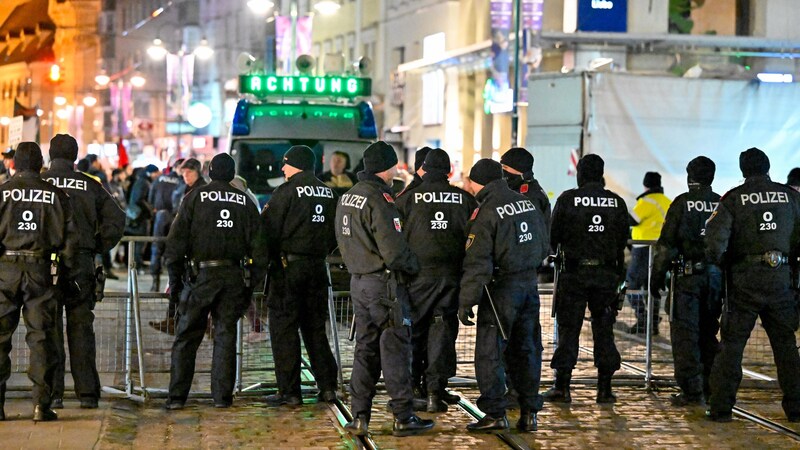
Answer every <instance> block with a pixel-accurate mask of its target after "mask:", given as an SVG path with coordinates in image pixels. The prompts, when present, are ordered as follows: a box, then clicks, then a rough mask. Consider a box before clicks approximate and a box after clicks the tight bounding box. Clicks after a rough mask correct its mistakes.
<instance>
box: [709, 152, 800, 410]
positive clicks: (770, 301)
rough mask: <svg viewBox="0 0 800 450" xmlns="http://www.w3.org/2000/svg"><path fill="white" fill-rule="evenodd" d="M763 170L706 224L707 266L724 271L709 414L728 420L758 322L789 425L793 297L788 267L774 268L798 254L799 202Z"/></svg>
mask: <svg viewBox="0 0 800 450" xmlns="http://www.w3.org/2000/svg"><path fill="white" fill-rule="evenodd" d="M764 158H766V156H764ZM768 168H769V165H768V163H767V169H766V170H764V171H763V174H756V175H750V176H748V174H745V176H746V177H747V178H746V179H745V182H744V184H742V185H741V186H739V187H737V188H735V189H732V190H731V191H729V192H728V193H727V194H725V195H724V196H723V197H722V200H721V201H720V204H719V206H718V207H717V210H716V211H715V212H714V213H712V215H711V218H710V219H709V221H708V224H707V225H706V258H707V261H708V262H711V263H713V264H718V265H720V266H722V267H723V268H724V270H725V271H726V273H727V279H728V280H729V281H728V291H727V295H726V305H725V308H724V311H723V314H722V330H721V331H722V333H721V336H722V345H721V350H720V353H719V354H718V355H717V357H716V359H715V360H714V367H713V369H712V372H711V399H710V404H709V407H710V414H711V418H712V419H715V420H723V421H724V420H730V414H731V409H732V408H733V406H734V404H735V403H736V391H737V390H738V388H739V383H740V382H741V380H742V354H743V352H744V348H745V345H746V344H747V340H748V338H749V336H750V332H751V331H752V329H753V327H754V326H755V323H756V319H757V318H759V317H760V318H761V324H762V326H763V327H764V329H765V330H766V331H767V335H768V336H769V341H770V345H771V346H772V352H773V354H774V356H775V365H776V366H777V369H778V383H779V384H780V387H781V390H782V391H783V402H782V405H783V410H784V412H785V413H786V415H787V416H788V417H789V419H790V420H793V421H800V377H798V373H800V356H798V352H797V342H796V337H795V330H797V328H798V311H797V293H796V292H795V291H793V290H792V289H791V283H790V267H789V265H787V264H783V263H781V264H777V262H779V261H781V260H782V259H783V258H784V257H788V258H790V259H791V260H792V261H795V260H796V257H797V255H798V246H800V196H798V193H797V192H796V191H794V190H792V189H791V188H789V187H787V186H785V185H782V184H778V183H773V182H772V181H771V180H770V178H769V176H768V175H766V171H767V170H768ZM743 172H744V170H743ZM767 252H775V253H774V254H773V264H772V265H774V266H776V267H772V266H771V265H770V264H768V262H767V261H768V260H765V259H764V258H765V254H766V253H767ZM723 255H725V256H723Z"/></svg>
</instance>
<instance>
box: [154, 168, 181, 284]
mask: <svg viewBox="0 0 800 450" xmlns="http://www.w3.org/2000/svg"><path fill="white" fill-rule="evenodd" d="M181 163H183V160H182V159H179V160H177V161H175V164H173V166H172V170H169V171H165V172H166V173H164V174H162V175H160V176H159V177H158V178H156V181H154V182H153V185H152V186H151V187H150V193H149V194H148V196H147V201H148V202H149V203H150V205H152V206H153V211H154V213H153V233H152V235H153V237H154V238H156V240H154V241H153V242H152V243H151V244H150V274H151V275H152V276H153V284H152V286H150V291H151V292H158V291H160V290H161V256H162V255H163V254H164V243H163V242H159V241H158V240H157V239H163V238H165V237H166V236H167V234H169V226H170V225H171V224H172V221H173V220H174V219H175V214H174V213H173V212H172V193H173V192H175V189H177V188H178V185H179V184H180V181H181V173H180V169H178V167H180V164H181Z"/></svg>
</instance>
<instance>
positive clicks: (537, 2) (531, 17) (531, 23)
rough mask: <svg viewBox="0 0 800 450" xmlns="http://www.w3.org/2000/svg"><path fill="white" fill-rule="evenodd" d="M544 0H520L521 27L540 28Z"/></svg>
mask: <svg viewBox="0 0 800 450" xmlns="http://www.w3.org/2000/svg"><path fill="white" fill-rule="evenodd" d="M543 15H544V0H522V28H523V29H524V30H531V31H539V30H541V29H542V16H543Z"/></svg>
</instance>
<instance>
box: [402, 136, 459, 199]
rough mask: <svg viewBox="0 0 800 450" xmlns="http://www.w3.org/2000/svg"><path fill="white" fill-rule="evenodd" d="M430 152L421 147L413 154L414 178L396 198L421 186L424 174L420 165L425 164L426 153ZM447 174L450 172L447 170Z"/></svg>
mask: <svg viewBox="0 0 800 450" xmlns="http://www.w3.org/2000/svg"><path fill="white" fill-rule="evenodd" d="M431 150H432V149H431V148H430V147H422V148H421V149H419V150H417V151H416V153H414V178H412V179H411V182H410V183H408V186H406V187H405V188H404V189H403V190H402V191H400V193H399V194H397V197H400V196H402V195H405V194H406V193H408V192H411V191H412V190H414V189H416V188H417V186H419V185H420V184H422V175H423V174H424V173H425V169H423V168H422V164H423V163H424V162H425V157H426V156H428V152H430V151H431ZM439 150H441V149H439ZM447 173H450V170H448V171H447Z"/></svg>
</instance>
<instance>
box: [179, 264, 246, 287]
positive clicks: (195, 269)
mask: <svg viewBox="0 0 800 450" xmlns="http://www.w3.org/2000/svg"><path fill="white" fill-rule="evenodd" d="M252 266H253V259H252V258H249V257H244V258H242V259H241V260H239V261H235V260H232V259H208V260H205V261H195V260H193V259H192V260H189V277H190V279H191V280H192V281H194V280H195V279H196V278H197V276H198V275H199V274H200V270H202V269H211V268H216V267H241V268H242V280H243V281H244V285H245V287H248V288H249V287H250V283H251V272H252V270H251V268H252Z"/></svg>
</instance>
